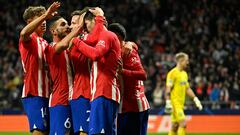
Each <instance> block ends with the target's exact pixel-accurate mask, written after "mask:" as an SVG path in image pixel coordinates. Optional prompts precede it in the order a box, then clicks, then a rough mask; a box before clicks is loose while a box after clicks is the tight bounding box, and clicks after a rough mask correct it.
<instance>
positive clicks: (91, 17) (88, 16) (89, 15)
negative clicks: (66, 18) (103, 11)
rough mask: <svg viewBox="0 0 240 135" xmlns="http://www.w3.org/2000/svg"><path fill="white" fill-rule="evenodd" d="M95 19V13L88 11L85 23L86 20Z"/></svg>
mask: <svg viewBox="0 0 240 135" xmlns="http://www.w3.org/2000/svg"><path fill="white" fill-rule="evenodd" d="M94 18H95V15H93V13H91V12H90V11H87V12H86V14H85V16H84V19H83V20H84V21H85V20H93V19H94Z"/></svg>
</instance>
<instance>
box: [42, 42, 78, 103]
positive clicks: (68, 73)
mask: <svg viewBox="0 0 240 135" xmlns="http://www.w3.org/2000/svg"><path fill="white" fill-rule="evenodd" d="M55 45H56V44H53V46H50V45H49V46H48V47H47V48H46V49H45V54H46V57H47V63H48V65H49V70H50V76H51V81H52V87H53V90H52V92H51V95H50V99H49V107H54V106H56V105H68V104H69V99H71V98H72V91H73V74H72V68H71V66H70V60H69V55H68V51H67V50H64V51H62V52H60V53H56V52H55V47H54V46H55Z"/></svg>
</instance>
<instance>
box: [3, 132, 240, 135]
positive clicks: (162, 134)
mask: <svg viewBox="0 0 240 135" xmlns="http://www.w3.org/2000/svg"><path fill="white" fill-rule="evenodd" d="M0 135H31V134H30V133H22V132H0ZM148 135H167V133H159V134H157V133H156V134H154V133H151V134H150V133H149V134H148ZM187 135H240V133H236V134H227V133H221V134H220V133H219V134H218V133H216V134H197V133H196V134H190V133H188V134H187Z"/></svg>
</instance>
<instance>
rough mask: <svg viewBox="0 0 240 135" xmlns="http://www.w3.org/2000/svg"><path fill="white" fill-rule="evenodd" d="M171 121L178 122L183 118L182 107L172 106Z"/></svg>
mask: <svg viewBox="0 0 240 135" xmlns="http://www.w3.org/2000/svg"><path fill="white" fill-rule="evenodd" d="M171 120H172V122H180V121H182V120H185V114H184V111H183V109H182V108H173V112H172V113H171Z"/></svg>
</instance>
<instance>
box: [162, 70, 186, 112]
mask: <svg viewBox="0 0 240 135" xmlns="http://www.w3.org/2000/svg"><path fill="white" fill-rule="evenodd" d="M166 85H167V86H169V87H171V88H172V89H171V94H170V99H171V102H172V105H173V107H174V108H182V109H183V107H184V102H185V95H186V89H187V88H188V87H189V83H188V74H187V72H186V71H184V70H182V71H180V70H179V69H178V68H177V67H175V68H173V69H172V70H171V71H170V72H168V74H167V80H166Z"/></svg>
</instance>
